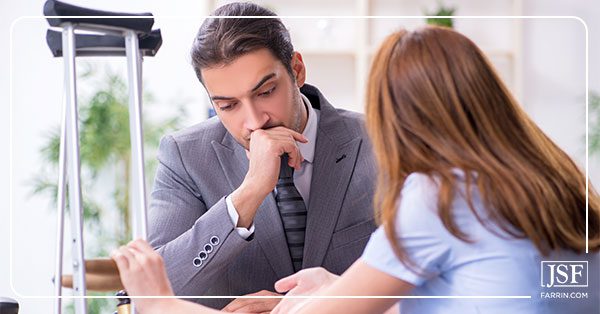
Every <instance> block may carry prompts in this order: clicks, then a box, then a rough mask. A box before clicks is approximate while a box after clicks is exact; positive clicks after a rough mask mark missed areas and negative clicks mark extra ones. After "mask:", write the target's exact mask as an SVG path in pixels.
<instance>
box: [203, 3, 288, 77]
mask: <svg viewBox="0 0 600 314" xmlns="http://www.w3.org/2000/svg"><path fill="white" fill-rule="evenodd" d="M212 15H213V16H276V14H275V13H273V12H272V11H270V10H268V9H266V8H263V7H261V6H259V5H256V4H253V3H249V2H245V3H240V2H236V3H230V4H226V5H223V6H221V7H219V8H218V9H217V10H215V12H213V14H212ZM262 48H267V49H269V51H270V52H271V53H272V54H273V56H275V58H277V59H279V61H281V63H283V65H284V66H285V68H286V69H287V71H288V72H289V73H290V75H291V74H292V66H291V62H292V54H293V53H294V47H293V46H292V42H291V40H290V33H289V32H288V30H287V29H286V28H285V26H284V25H283V23H282V22H281V20H280V19H278V18H207V19H206V20H205V21H204V23H202V26H200V30H198V34H197V35H196V38H195V40H194V44H193V45H192V51H191V57H192V66H193V67H194V71H196V76H198V79H199V80H200V82H203V81H202V75H201V70H202V69H206V68H210V67H211V66H215V65H219V64H228V63H230V62H232V61H233V60H235V59H236V58H238V57H240V56H242V55H244V54H246V53H249V52H252V51H255V50H259V49H262Z"/></svg>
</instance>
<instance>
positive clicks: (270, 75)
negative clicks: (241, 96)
mask: <svg viewBox="0 0 600 314" xmlns="http://www.w3.org/2000/svg"><path fill="white" fill-rule="evenodd" d="M274 76H275V73H271V74H267V75H265V76H264V77H263V78H262V79H261V80H260V82H258V84H256V86H254V87H253V88H252V90H251V91H252V92H254V91H256V90H257V89H259V88H260V87H261V86H262V85H263V84H265V83H266V82H267V81H268V80H270V79H271V78H273V77H274ZM210 99H211V100H212V101H215V100H232V99H234V97H227V96H211V97H210Z"/></svg>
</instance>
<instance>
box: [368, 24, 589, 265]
mask: <svg viewBox="0 0 600 314" xmlns="http://www.w3.org/2000/svg"><path fill="white" fill-rule="evenodd" d="M366 115H367V127H368V131H369V135H370V136H371V138H372V140H373V147H374V150H375V156H376V159H377V163H378V166H379V177H378V182H377V189H376V196H375V208H377V209H378V213H377V214H378V215H377V216H378V218H379V221H380V223H382V224H383V225H384V228H385V230H386V234H387V237H388V238H389V239H390V240H391V241H392V243H393V246H394V249H395V251H396V254H397V255H398V257H399V258H400V260H401V261H402V262H403V263H404V264H406V265H407V266H409V267H411V268H412V269H415V268H414V267H415V266H417V265H414V264H413V263H412V262H411V261H410V259H408V257H407V254H406V252H405V251H404V250H403V249H402V245H401V243H398V241H397V236H396V234H397V233H396V231H397V230H395V218H396V215H397V210H398V208H397V205H398V200H399V197H400V191H401V189H402V186H403V185H404V182H405V180H406V178H407V176H408V175H409V174H411V173H413V172H419V173H424V174H426V175H428V176H430V177H432V178H434V177H435V179H436V182H438V185H439V194H438V202H437V204H438V215H439V217H440V219H441V221H442V222H443V224H444V226H445V228H446V229H448V231H449V232H451V233H452V234H453V235H454V236H455V237H457V238H459V239H461V240H463V241H467V242H470V241H472V240H470V239H469V237H468V234H467V232H465V230H460V228H458V226H457V224H456V222H455V221H454V220H453V218H452V206H451V205H452V201H453V199H454V197H455V195H456V193H457V192H458V191H459V189H458V185H457V184H458V182H457V178H456V177H455V175H454V174H453V169H456V168H457V169H460V170H462V171H463V172H464V174H465V176H464V178H463V179H462V180H464V182H465V183H466V188H465V191H466V193H465V194H466V195H465V198H466V201H467V204H469V207H470V209H471V211H472V212H473V214H474V215H475V216H476V217H477V219H478V221H479V222H480V223H482V224H484V226H486V227H487V228H488V229H489V230H492V228H490V225H489V223H484V219H483V217H482V215H481V212H479V213H478V211H476V210H475V208H474V207H473V203H472V199H471V195H470V194H471V193H470V192H469V191H471V190H472V188H473V187H477V188H478V190H479V193H480V195H481V200H482V202H483V205H484V207H485V218H486V221H487V220H488V219H489V221H491V223H492V224H495V225H496V226H497V227H499V228H500V230H503V231H504V232H506V236H508V237H514V238H522V239H525V238H526V239H529V240H531V241H532V243H533V244H534V245H535V246H536V248H537V249H538V250H539V251H540V253H541V254H542V255H543V256H547V255H548V254H549V253H550V252H551V251H555V250H560V249H565V250H571V251H575V252H578V253H582V252H585V249H586V241H585V237H586V205H588V204H586V178H585V175H584V174H583V173H582V172H581V171H580V169H579V168H578V167H577V166H576V164H575V163H574V162H573V160H571V158H569V156H568V155H567V154H566V153H565V152H564V151H563V150H561V149H560V148H559V147H558V146H557V145H556V144H555V143H553V142H552V140H550V139H549V138H548V137H547V136H546V135H545V134H544V133H543V132H542V131H541V130H540V129H539V128H538V127H537V126H536V125H535V123H534V122H533V121H532V120H531V119H530V118H529V117H528V116H527V114H526V113H525V112H524V111H523V110H522V109H521V107H520V106H519V105H518V103H517V101H516V100H515V99H514V98H513V96H512V95H511V93H510V92H509V90H508V89H507V88H506V86H504V84H503V83H502V81H501V80H500V78H499V76H498V75H497V74H496V72H495V71H494V69H493V67H492V65H491V64H490V62H489V61H488V60H487V59H486V57H485V56H484V54H483V53H482V52H481V50H480V49H479V48H478V47H477V46H476V45H475V44H474V43H473V42H472V41H471V40H469V39H468V38H466V37H465V36H463V35H461V34H459V33H458V32H455V31H453V30H451V29H448V28H443V27H432V26H429V27H424V28H421V29H418V30H416V31H413V32H409V31H406V30H401V31H399V32H396V33H394V34H392V35H390V36H389V37H387V38H386V39H385V41H384V42H383V44H382V46H381V47H380V49H379V51H378V52H377V54H376V56H375V58H374V61H373V64H372V68H371V72H370V77H369V82H368V90H367V108H366ZM588 208H589V224H588V226H589V238H588V239H589V249H590V250H591V251H598V250H599V249H600V213H599V212H600V201H599V199H598V195H597V194H596V193H595V192H594V191H593V189H592V187H591V185H590V187H589V205H588ZM496 230H497V229H496ZM492 231H493V230H492ZM417 269H418V267H417Z"/></svg>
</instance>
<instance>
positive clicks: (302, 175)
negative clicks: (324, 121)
mask: <svg viewBox="0 0 600 314" xmlns="http://www.w3.org/2000/svg"><path fill="white" fill-rule="evenodd" d="M300 95H301V96H302V100H304V105H305V106H306V108H307V114H308V119H307V121H306V126H305V127H304V131H303V132H302V135H304V136H305V137H306V138H307V139H308V143H300V142H296V144H297V145H298V148H299V149H300V153H301V154H302V157H304V161H303V162H302V167H301V169H300V170H298V171H294V185H295V186H296V189H298V192H299V193H300V195H302V198H303V199H304V204H305V205H306V208H307V210H308V200H309V198H310V181H311V179H312V170H313V160H314V157H315V142H316V141H317V125H318V124H319V114H320V111H319V110H318V109H314V108H313V107H312V105H311V104H310V101H309V100H308V98H306V96H304V95H302V94H300ZM273 192H274V193H277V190H275V191H273ZM225 203H226V204H227V212H228V213H229V217H231V221H232V222H233V225H234V226H237V223H238V220H239V219H240V215H239V214H238V212H237V210H236V209H235V206H233V202H232V201H231V195H228V196H227V197H226V198H225ZM235 230H236V231H237V233H238V234H239V235H240V236H241V237H242V238H244V239H248V237H250V236H251V235H252V234H253V233H254V223H252V225H251V226H250V228H249V229H247V228H244V227H236V228H235Z"/></svg>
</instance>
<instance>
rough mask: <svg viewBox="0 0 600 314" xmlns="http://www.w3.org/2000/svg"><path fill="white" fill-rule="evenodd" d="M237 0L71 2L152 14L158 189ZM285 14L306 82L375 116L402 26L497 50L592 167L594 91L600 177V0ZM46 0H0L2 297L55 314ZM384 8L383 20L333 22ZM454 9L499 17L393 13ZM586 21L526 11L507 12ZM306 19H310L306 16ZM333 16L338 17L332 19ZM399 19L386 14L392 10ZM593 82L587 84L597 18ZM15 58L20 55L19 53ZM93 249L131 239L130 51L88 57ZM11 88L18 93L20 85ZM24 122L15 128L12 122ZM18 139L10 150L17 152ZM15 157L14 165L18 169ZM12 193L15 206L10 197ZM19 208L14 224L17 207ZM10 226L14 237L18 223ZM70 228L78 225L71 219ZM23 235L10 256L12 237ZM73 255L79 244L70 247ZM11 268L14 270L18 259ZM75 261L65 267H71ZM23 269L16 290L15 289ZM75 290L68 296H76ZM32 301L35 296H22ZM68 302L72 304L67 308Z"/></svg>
mask: <svg viewBox="0 0 600 314" xmlns="http://www.w3.org/2000/svg"><path fill="white" fill-rule="evenodd" d="M226 2H228V1H190V0H188V1H186V0H174V1H168V2H167V1H158V0H151V1H148V0H145V1H142V0H130V1H119V0H72V1H69V3H72V4H75V5H80V6H86V7H91V8H96V9H102V10H109V11H122V12H152V13H153V14H154V15H155V16H156V19H155V26H154V28H160V29H161V31H162V36H163V44H162V47H161V49H160V51H159V52H158V54H157V55H156V57H153V58H146V59H145V60H144V65H143V67H144V68H143V84H144V111H143V113H144V128H145V142H146V143H145V145H146V169H147V173H146V176H147V181H148V182H147V186H148V188H147V189H148V191H151V188H152V179H153V177H154V169H155V166H156V161H155V153H156V148H157V145H158V141H159V139H160V137H161V136H162V135H164V134H166V133H168V132H170V131H172V130H174V129H179V128H183V127H186V126H190V125H193V124H196V123H198V122H201V121H203V120H204V119H206V118H207V117H208V116H209V114H210V109H211V107H210V104H209V102H208V98H207V96H206V93H205V91H204V89H203V87H202V86H201V84H200V83H199V82H198V80H197V79H196V77H195V74H194V72H193V70H192V68H191V66H190V58H189V49H190V47H191V43H192V40H193V38H194V35H195V34H196V32H197V30H198V27H199V26H200V24H201V23H202V20H203V15H206V14H209V13H210V12H211V11H212V10H214V9H215V8H216V7H218V6H220V5H221V4H224V3H226ZM255 2H256V3H259V4H261V5H264V6H266V7H268V8H270V9H272V10H274V11H275V12H276V13H277V14H278V15H281V16H289V18H284V19H283V20H284V23H285V24H286V25H287V26H288V28H289V30H290V33H291V36H292V41H293V43H294V46H295V49H296V50H297V51H299V52H300V53H302V55H303V56H304V60H305V63H306V66H307V82H308V83H310V84H313V85H316V86H317V87H319V88H320V89H321V91H322V92H323V93H324V95H325V96H326V97H327V98H328V99H329V100H330V101H331V103H332V104H333V105H334V106H337V107H341V108H346V109H349V110H354V111H358V112H363V106H364V101H363V98H364V86H365V79H366V76H367V74H368V69H369V65H370V62H371V59H372V56H373V54H374V52H375V51H376V49H377V46H378V45H379V43H380V42H381V40H382V39H383V38H384V37H385V36H386V35H388V34H389V33H390V32H392V31H394V30H397V29H399V28H401V27H406V28H408V29H414V28H416V27H419V26H422V25H425V24H426V23H438V24H442V25H446V26H450V27H453V28H455V29H456V30H458V31H459V32H461V33H463V34H465V35H466V36H468V37H470V38H471V39H472V40H473V41H475V42H476V43H477V44H478V45H479V46H480V48H481V49H482V50H483V51H484V52H485V53H486V54H487V56H488V57H489V59H490V60H491V61H492V63H493V64H494V66H495V67H496V69H497V71H498V72H499V73H500V75H501V77H502V78H503V80H504V81H505V83H506V85H507V86H508V87H509V89H510V90H511V91H512V92H513V94H514V95H515V97H516V98H517V99H518V100H519V102H520V103H521V105H522V106H523V108H525V110H526V111H527V112H528V113H529V114H530V115H531V117H532V118H533V119H534V120H535V121H536V122H537V123H538V124H539V125H540V127H541V128H542V129H543V130H544V131H545V132H546V133H547V134H548V135H549V136H550V137H551V138H552V139H553V140H554V141H555V142H556V143H557V144H558V145H559V146H561V147H562V148H563V149H564V150H566V151H567V153H569V154H570V155H571V156H572V157H573V158H574V159H575V160H576V161H577V163H578V164H579V165H580V166H581V167H582V169H584V168H585V160H586V155H585V152H586V150H585V134H586V95H591V96H590V111H589V116H590V119H589V121H590V125H589V132H590V156H589V158H590V159H589V160H590V167H589V174H590V178H591V180H592V182H594V184H595V185H596V186H600V166H599V165H600V162H599V160H600V156H599V155H598V150H600V125H599V124H600V119H599V116H600V104H599V100H598V93H599V92H600V71H599V68H598V67H599V66H600V58H599V57H598V56H600V41H599V40H598V36H599V35H600V4H598V2H597V1H596V0H571V1H567V0H564V1H562V0H552V1H548V0H527V1H524V0H494V1H480V0H431V1H429V0H427V1H417V0H318V1H317V0H307V1H302V2H300V1H293V0H282V1H274V0H271V1H255ZM43 4H44V1H43V0H39V1H38V0H36V1H20V2H11V3H9V2H8V1H5V0H2V2H0V17H1V18H0V23H1V25H2V27H1V29H2V31H3V35H4V36H3V37H4V38H5V40H4V44H3V45H4V46H3V47H4V49H2V50H0V60H1V61H0V62H2V63H1V64H2V69H4V70H3V71H2V73H3V75H2V76H1V84H0V86H1V87H0V88H1V90H0V94H1V95H2V96H3V99H4V101H3V103H4V105H2V106H0V108H1V110H2V111H1V114H0V119H2V120H1V121H0V127H1V128H2V130H1V131H0V134H1V136H2V138H1V139H0V140H1V141H2V142H3V143H5V144H4V147H6V149H5V150H4V153H3V154H0V165H2V166H1V168H0V169H2V171H3V173H4V174H5V175H3V176H2V177H3V180H2V181H0V193H2V194H1V195H0V198H2V199H3V200H4V202H3V203H2V204H3V206H2V210H0V296H9V297H15V298H18V299H19V301H20V303H21V308H22V313H49V312H50V311H51V306H52V299H51V298H44V297H50V296H52V293H53V290H52V282H51V279H52V276H53V270H54V261H55V246H56V243H55V233H56V209H55V207H56V205H55V197H56V196H55V194H56V181H57V154H58V141H57V138H58V131H59V124H60V118H61V117H60V114H61V102H62V90H63V67H62V66H63V63H62V59H61V58H53V57H52V55H51V53H50V51H49V49H48V48H47V46H46V42H45V34H46V29H47V28H48V24H47V22H46V20H45V19H43V18H40V16H41V15H42V7H43ZM355 15H361V16H362V15H378V16H382V17H381V18H376V19H361V18H352V19H348V18H343V19H340V18H333V17H334V16H355ZM396 15H402V16H419V15H454V16H495V17H490V18H485V19H483V18H456V19H432V20H427V19H425V18H420V17H415V18H392V17H390V16H396ZM513 15H521V16H542V15H546V16H554V15H561V16H578V17H580V18H581V19H577V18H554V19H549V18H543V19H542V18H537V19H514V18H506V17H499V16H513ZM299 16H301V17H302V18H297V17H299ZM324 16H329V17H324ZM386 16H387V17H386ZM584 22H585V24H587V28H588V30H589V35H588V36H589V39H590V41H589V47H587V48H588V49H589V50H588V51H589V56H590V58H589V61H590V62H589V67H588V68H587V69H589V78H590V81H589V83H590V84H589V89H586V81H585V78H586V26H585V24H584ZM11 56H12V63H11V62H10V57H11ZM10 69H12V75H11V74H10V72H9V70H10ZM77 73H78V97H79V105H80V119H81V126H80V132H81V147H82V148H81V149H82V179H83V181H84V185H83V197H84V209H85V216H86V223H85V226H84V229H85V238H84V240H85V253H86V257H100V256H107V254H108V253H109V252H110V250H112V249H113V248H115V247H117V246H118V245H120V244H122V243H125V242H127V241H128V240H129V237H128V236H129V231H128V228H129V227H128V224H127V223H125V222H126V221H127V220H128V217H129V211H128V199H129V194H128V190H127V187H126V185H125V184H124V183H125V182H127V180H128V177H127V173H128V169H129V167H130V163H129V157H128V156H129V133H128V131H129V130H128V116H127V109H126V106H127V95H128V94H127V79H126V64H125V59H124V58H78V63H77ZM11 93H12V100H11V99H9V94H11ZM9 121H11V122H12V129H10V128H9ZM9 133H10V134H11V135H12V149H10V148H9V143H10V141H11V137H10V136H9ZM9 160H12V165H11V168H10V170H12V171H9ZM9 200H12V204H9ZM11 211H12V219H11V216H10V215H9V213H10V212H11ZM10 225H12V227H13V228H12V235H11V234H10V232H9V226H10ZM66 227H67V230H66V234H67V235H68V234H70V230H69V221H68V219H67V223H66ZM11 239H12V254H10V250H9V248H10V244H11ZM65 248H67V249H66V250H65V261H69V258H70V250H69V248H70V246H68V245H67V246H65ZM11 263H12V269H10V265H11ZM68 264H69V263H65V271H66V272H69V271H70V267H69V265H68ZM11 276H12V287H11ZM69 293H70V292H69V291H68V290H67V291H65V294H69ZM23 297H26V298H23ZM89 304H90V313H112V311H114V306H115V304H116V302H115V301H114V300H101V299H100V300H94V301H90V302H89ZM65 306H66V307H67V308H68V307H69V306H68V302H67V304H66V305H65Z"/></svg>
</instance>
